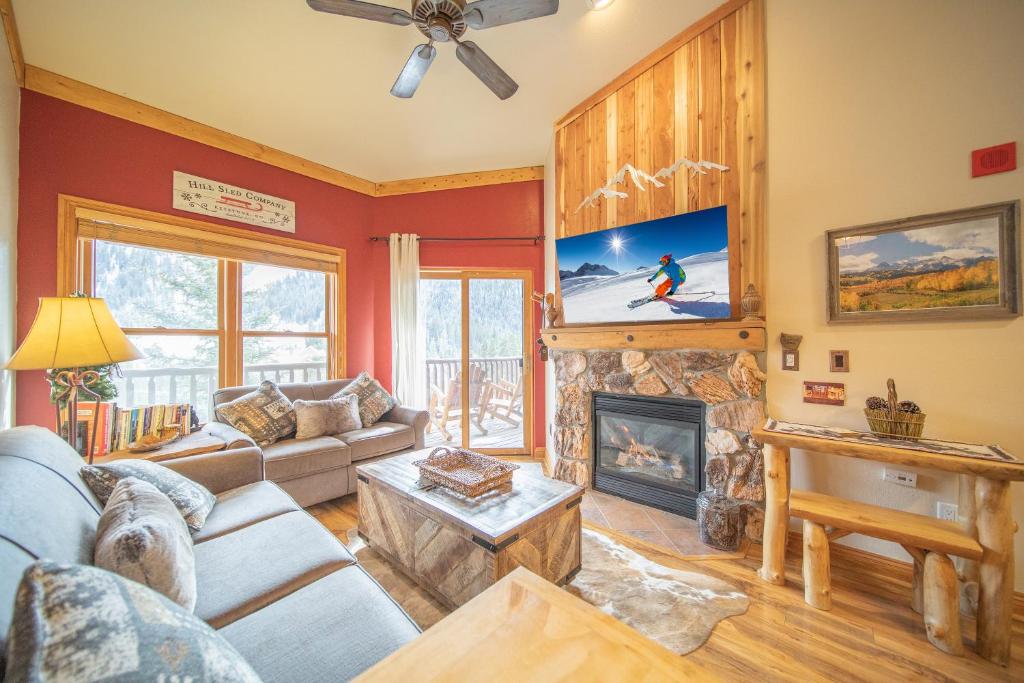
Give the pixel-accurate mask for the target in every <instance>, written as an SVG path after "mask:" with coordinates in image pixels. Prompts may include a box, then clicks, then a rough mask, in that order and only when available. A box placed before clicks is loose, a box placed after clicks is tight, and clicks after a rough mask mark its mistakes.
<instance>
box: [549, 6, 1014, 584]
mask: <svg viewBox="0 0 1024 683" xmlns="http://www.w3.org/2000/svg"><path fill="white" fill-rule="evenodd" d="M767 15H768V16H767V20H768V37H767V46H768V48H767V49H768V55H767V67H768V106H767V111H768V136H769V140H768V171H767V177H768V235H769V245H768V247H769V248H768V260H769V263H768V270H769V289H768V297H767V313H768V321H769V333H770V334H769V337H770V346H769V354H768V373H769V381H768V399H769V409H770V411H771V413H772V414H773V415H775V416H777V417H780V418H784V419H788V420H803V421H807V422H815V423H820V424H835V425H841V426H847V427H852V428H864V427H865V424H864V420H863V415H862V413H861V411H860V408H861V405H862V403H863V400H864V398H866V397H867V396H869V395H872V394H879V393H883V392H884V388H885V380H886V378H887V377H893V378H895V379H896V382H897V384H898V388H899V390H900V392H901V395H902V396H903V397H905V398H913V399H915V400H917V401H918V402H920V403H921V405H922V406H923V407H924V408H925V410H926V411H927V412H928V427H927V433H928V434H929V435H931V436H936V437H945V438H950V439H962V440H973V441H987V442H995V443H999V444H1001V445H1003V446H1004V447H1006V448H1008V449H1010V450H1011V451H1014V452H1016V453H1018V454H1020V455H1021V456H1024V429H1022V428H1021V414H1022V413H1024V398H1022V393H1021V385H1022V384H1024V319H1021V318H1016V319H1013V320H1011V321H1004V322H962V323H956V324H953V323H944V324H911V325H907V324H899V325H891V324H890V325H858V326H836V327H834V326H829V325H828V324H827V323H826V322H825V239H824V235H825V231H826V230H828V229H831V228H839V227H845V226H852V225H860V224H864V223H870V222H874V221H881V220H888V219H893V218H900V217H905V216H913V215H918V214H922V213H929V212H935V211H943V210H948V209H957V208H963V207H969V206H976V205H979V204H985V203H989V202H997V201H1005V200H1010V199H1020V198H1022V196H1024V170H1021V169H1018V170H1017V171H1014V172H1012V173H1005V174H1001V175H995V176H988V177H985V178H977V179H971V178H970V165H969V163H970V154H969V153H970V150H972V149H974V148H978V147H985V146H989V145H993V144H998V143H1001V142H1007V141H1010V140H1017V141H1018V145H1019V146H1024V78H1022V77H1021V76H1022V74H1024V51H1022V50H1020V48H1019V45H1018V42H1019V34H1020V29H1021V27H1022V26H1024V2H1020V0H983V1H979V2H964V1H963V0H900V1H899V2H891V1H890V0H822V1H819V2H808V1H807V0H768V3H767ZM608 76H609V77H611V76H613V74H608ZM1018 154H1019V152H1018ZM1018 163H1020V160H1018ZM546 170H547V173H546V174H545V175H546V182H545V187H546V193H545V210H546V228H547V229H546V235H547V237H548V242H547V253H546V264H547V268H546V284H547V288H548V290H549V291H550V289H551V287H552V285H553V282H554V280H553V278H554V274H555V258H554V241H553V238H554V215H553V213H554V201H553V199H554V196H553V191H554V173H553V167H552V161H551V160H550V159H549V161H548V165H547V167H546ZM783 331H785V332H792V333H795V334H802V335H804V341H803V344H802V346H801V347H800V351H801V356H800V362H801V371H800V372H782V371H781V370H780V369H779V363H780V353H781V348H780V346H779V343H778V336H779V333H780V332H783ZM830 349H848V350H849V351H850V353H851V368H852V369H853V371H852V372H850V373H848V374H835V375H832V374H830V373H829V372H828V355H827V354H828V351H829V350H830ZM547 371H548V372H549V373H550V372H551V366H550V364H549V366H548V368H547ZM804 379H819V380H820V379H825V380H827V379H832V380H835V381H843V382H845V383H846V384H847V390H848V392H849V405H848V406H847V407H844V408H833V407H826V406H812V405H808V404H805V403H803V402H802V400H801V397H800V389H801V381H802V380H804ZM554 387H555V382H554V381H553V378H551V377H550V375H549V381H548V388H549V390H548V394H549V395H548V397H547V418H548V424H549V428H550V423H551V419H552V416H553V410H554ZM793 473H794V486H796V487H798V488H800V487H807V488H813V489H815V490H819V491H822V492H828V493H833V494H835V495H841V496H847V497H850V498H854V499H857V500H863V501H867V502H871V503H875V504H879V505H885V506H890V507H896V508H901V509H905V510H911V511H915V512H919V513H922V514H935V504H936V502H937V501H940V500H942V501H950V502H954V503H955V502H958V501H957V486H956V482H955V481H954V480H953V478H951V477H949V476H944V475H941V474H939V473H934V472H928V471H921V472H920V474H919V477H918V488H917V489H907V488H903V487H899V486H895V485H892V484H887V483H885V482H883V481H882V467H881V466H878V465H874V464H871V463H865V462H858V461H853V460H845V459H841V458H831V459H827V460H823V459H820V458H817V459H812V458H810V457H808V456H805V455H804V454H800V453H797V454H795V455H794V459H793ZM1013 493H1014V506H1015V513H1016V518H1017V520H1018V524H1020V525H1021V526H1024V485H1022V484H1014V486H1013ZM841 542H842V543H849V544H851V545H856V546H859V547H863V548H865V549H868V550H871V551H873V552H880V553H884V554H888V555H892V556H894V557H900V558H902V559H908V557H907V556H906V555H905V554H904V553H903V551H902V549H900V548H899V547H898V546H895V545H893V544H889V543H883V542H877V541H872V540H870V539H861V538H858V537H850V538H848V539H844V540H843V541H841ZM1016 566H1017V581H1016V586H1017V589H1018V590H1024V537H1021V538H1020V539H1019V542H1018V543H1017V559H1016Z"/></svg>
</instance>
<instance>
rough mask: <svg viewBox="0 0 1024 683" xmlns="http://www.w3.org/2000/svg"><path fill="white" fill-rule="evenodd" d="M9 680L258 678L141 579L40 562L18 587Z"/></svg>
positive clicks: (226, 681) (253, 682)
mask: <svg viewBox="0 0 1024 683" xmlns="http://www.w3.org/2000/svg"><path fill="white" fill-rule="evenodd" d="M6 680H8V681H38V682H40V683H44V682H47V681H61V682H62V683H79V682H81V683H87V682H91V681H207V682H210V683H213V682H216V683H231V682H234V681H241V682H243V683H259V680H260V679H259V676H257V675H256V672H255V671H253V670H252V667H251V666H249V664H248V662H246V661H245V660H244V659H243V658H242V655H240V654H238V651H237V650H235V648H233V647H231V644H230V643H228V641H226V640H224V637H223V636H221V635H220V634H218V633H217V632H216V631H214V630H213V629H212V628H210V626H209V625H208V624H206V623H205V622H204V621H203V620H202V619H199V618H198V617H196V616H194V615H192V614H190V613H189V612H186V611H185V610H183V609H182V608H181V607H178V605H176V604H174V603H173V602H171V601H170V600H168V599H167V598H165V597H164V596H162V595H160V594H159V593H157V592H156V591H154V590H152V589H151V588H147V587H146V586H143V585H142V584H141V583H136V582H135V581H129V580H128V579H124V578H121V577H120V576H117V575H116V574H112V573H110V572H108V571H105V570H103V569H99V568H97V567H89V566H86V565H80V564H79V565H74V564H72V565H69V564H57V563H55V562H49V561H45V560H44V561H42V562H36V563H34V564H31V565H29V567H28V569H26V570H25V573H24V574H23V575H22V577H21V583H20V584H19V585H18V593H17V597H16V598H15V601H14V614H13V616H12V619H11V627H10V630H9V632H8V643H7V669H6Z"/></svg>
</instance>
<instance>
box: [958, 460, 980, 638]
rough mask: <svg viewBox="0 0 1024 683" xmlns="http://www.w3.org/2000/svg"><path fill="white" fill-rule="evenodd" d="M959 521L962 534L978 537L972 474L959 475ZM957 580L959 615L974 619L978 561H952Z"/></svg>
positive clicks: (976, 605)
mask: <svg viewBox="0 0 1024 683" xmlns="http://www.w3.org/2000/svg"><path fill="white" fill-rule="evenodd" d="M959 479H960V496H959V498H960V520H961V522H962V523H963V525H964V532H966V533H967V535H968V536H970V537H971V538H977V537H978V509H977V507H976V505H975V500H974V491H975V488H976V486H977V477H976V476H974V475H973V474H961V475H960V477H959ZM953 564H954V565H955V566H956V573H957V578H958V580H959V582H960V584H959V588H960V614H962V615H964V616H965V617H971V618H974V617H976V616H978V561H977V560H969V559H967V558H964V557H958V558H956V559H954V560H953Z"/></svg>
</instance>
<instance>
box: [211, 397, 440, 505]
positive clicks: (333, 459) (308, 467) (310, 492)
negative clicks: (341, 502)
mask: <svg viewBox="0 0 1024 683" xmlns="http://www.w3.org/2000/svg"><path fill="white" fill-rule="evenodd" d="M351 381H352V380H351V379H336V380H328V381H324V382H304V383H296V384H280V385H278V388H279V389H280V390H281V392H282V393H283V394H284V395H285V396H287V397H288V398H289V400H292V401H295V400H297V399H302V400H306V401H322V400H324V399H326V398H330V397H331V396H332V395H333V394H335V393H336V392H337V391H339V390H340V389H341V388H342V387H344V386H345V385H347V384H349V383H350V382H351ZM255 389H256V387H255V386H246V387H231V388H228V389H220V390H219V391H217V392H216V393H215V394H214V395H213V404H214V406H218V405H220V404H222V403H227V402H228V401H233V400H234V399H236V398H238V397H239V396H242V395H243V394H247V393H249V392H250V391H254V390H255ZM427 420H428V414H427V412H426V411H425V410H412V409H410V408H404V407H402V406H398V407H396V408H394V409H392V410H391V411H390V412H388V413H385V414H384V416H383V417H382V418H381V419H380V421H379V422H375V423H374V424H373V425H371V426H369V427H364V428H362V429H357V430H355V431H351V432H346V433H344V434H336V435H334V436H319V437H316V438H313V439H303V440H301V441H300V440H296V439H283V440H281V441H278V442H277V443H274V444H271V445H270V446H265V447H264V448H263V456H264V459H265V463H266V471H267V479H269V480H270V481H273V482H275V483H277V484H279V485H280V486H281V488H283V489H284V490H285V491H287V492H288V493H289V494H290V495H291V496H292V497H293V498H294V499H295V500H296V501H297V502H298V503H299V505H301V506H303V507H308V506H310V505H314V504H316V503H320V502H323V501H325V500H331V499H333V498H338V497H340V496H344V495H347V494H349V493H354V492H355V490H356V474H355V466H356V465H362V464H364V463H367V462H372V461H373V460H374V459H377V458H382V457H389V456H392V455H398V454H399V453H406V452H408V451H411V450H417V449H420V448H423V439H424V432H425V430H426V427H427ZM204 430H205V431H208V432H210V433H211V434H213V435H214V436H216V437H218V438H220V439H223V440H224V441H226V442H227V444H228V446H227V447H228V448H229V449H233V448H248V447H254V446H256V444H255V442H254V441H253V440H252V439H251V438H249V437H248V436H247V435H245V434H243V433H242V432H240V431H238V430H237V429H235V428H234V427H232V426H231V425H228V424H226V423H223V422H218V421H214V422H210V423H209V424H207V425H206V427H204Z"/></svg>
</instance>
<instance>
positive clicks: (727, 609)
mask: <svg viewBox="0 0 1024 683" xmlns="http://www.w3.org/2000/svg"><path fill="white" fill-rule="evenodd" d="M347 545H348V548H349V550H350V551H352V553H353V554H354V555H355V556H356V558H357V559H358V560H359V562H360V564H362V565H363V568H364V569H366V571H367V572H369V573H370V575H371V576H372V577H373V578H374V579H376V580H377V582H378V583H380V585H381V586H383V587H384V589H385V590H386V591H387V592H388V593H390V594H391V597H393V598H394V599H395V600H396V601H398V604H400V605H401V606H402V608H403V609H405V611H406V612H407V613H408V614H409V616H410V617H412V618H413V621H415V622H416V623H417V624H419V626H420V628H422V629H424V630H426V629H428V628H430V627H431V626H433V625H434V624H436V623H437V622H438V621H440V620H441V619H442V618H444V617H445V616H446V615H447V614H448V613H449V610H448V609H447V608H446V607H445V606H444V605H442V604H441V603H440V602H438V601H437V600H435V599H434V598H433V597H432V596H431V595H430V594H429V593H427V592H426V591H425V590H423V589H422V588H420V587H419V586H418V585H417V584H416V583H415V582H414V581H412V580H411V579H410V578H408V577H407V576H405V574H403V573H402V572H401V571H399V570H398V569H397V568H395V567H393V566H392V565H391V564H390V563H389V562H388V561H387V560H385V559H384V558H383V557H381V556H380V555H378V554H377V553H376V552H374V551H373V549H372V548H369V547H368V546H367V545H366V543H365V542H363V540H362V539H361V538H359V536H357V535H356V533H355V532H354V531H352V532H350V533H349V542H348V544H347ZM582 554H583V568H582V569H581V570H580V572H579V574H577V575H576V577H575V578H574V579H573V580H572V582H571V583H570V584H569V585H568V586H567V590H569V592H571V593H573V594H574V595H577V596H578V597H580V598H582V599H583V600H586V601H587V602H589V603H590V604H592V605H594V606H595V607H597V608H599V609H600V610H602V611H603V612H606V613H607V614H610V615H611V616H613V617H615V618H616V619H618V620H619V621H622V622H624V623H626V624H628V625H630V626H632V627H633V628H635V629H636V630H637V631H639V632H640V633H642V634H644V635H645V636H647V637H648V638H650V639H652V640H655V641H657V642H659V643H661V644H662V645H664V646H665V647H667V648H668V649H669V650H672V651H673V652H676V653H678V654H681V655H684V654H686V653H688V652H692V651H693V650H696V649H697V648H698V647H700V646H701V645H703V644H704V642H705V641H707V639H708V638H709V637H710V636H711V631H712V630H713V629H714V628H715V624H717V623H718V622H719V621H721V620H722V619H726V618H728V617H731V616H735V615H738V614H743V613H744V612H746V611H747V607H748V605H749V603H750V600H749V598H748V597H747V596H746V594H744V593H741V592H740V591H738V590H736V588H734V587H733V586H731V585H729V584H728V583H725V582H724V581H721V580H719V579H716V578H713V577H710V576H707V575H705V574H700V573H698V572H690V571H683V570H680V569H672V568H670V567H665V566H663V565H660V564H658V563H657V562H652V561H651V560H648V559H647V558H646V557H644V556H643V555H641V554H639V553H637V552H634V551H633V550H630V549H629V548H627V547H625V546H624V545H621V544H619V543H617V542H615V541H613V540H612V539H610V538H608V537H607V536H605V535H604V534H601V533H598V532H596V531H592V530H590V529H583V548H582Z"/></svg>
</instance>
